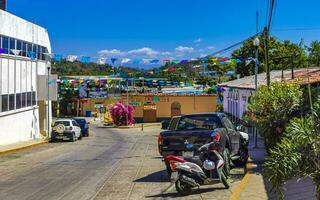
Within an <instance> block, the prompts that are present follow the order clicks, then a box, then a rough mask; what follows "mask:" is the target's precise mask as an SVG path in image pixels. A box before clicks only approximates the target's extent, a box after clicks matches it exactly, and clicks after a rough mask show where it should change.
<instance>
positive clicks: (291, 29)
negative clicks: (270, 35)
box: [272, 27, 320, 32]
mask: <svg viewBox="0 0 320 200" xmlns="http://www.w3.org/2000/svg"><path fill="white" fill-rule="evenodd" d="M315 30H320V27H314V28H303V27H301V28H299V27H297V28H277V29H272V32H278V31H315Z"/></svg>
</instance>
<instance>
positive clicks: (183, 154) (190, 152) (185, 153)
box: [182, 151, 193, 157]
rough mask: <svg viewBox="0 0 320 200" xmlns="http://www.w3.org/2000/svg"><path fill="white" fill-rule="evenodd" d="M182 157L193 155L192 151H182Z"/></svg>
mask: <svg viewBox="0 0 320 200" xmlns="http://www.w3.org/2000/svg"><path fill="white" fill-rule="evenodd" d="M182 156H183V157H193V151H184V152H182Z"/></svg>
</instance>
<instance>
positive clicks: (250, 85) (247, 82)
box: [219, 68, 320, 90]
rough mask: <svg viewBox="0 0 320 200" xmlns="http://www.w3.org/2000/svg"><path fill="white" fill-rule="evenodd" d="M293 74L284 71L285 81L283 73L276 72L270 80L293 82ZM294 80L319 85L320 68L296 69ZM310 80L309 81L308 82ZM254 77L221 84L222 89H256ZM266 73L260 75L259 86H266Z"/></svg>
mask: <svg viewBox="0 0 320 200" xmlns="http://www.w3.org/2000/svg"><path fill="white" fill-rule="evenodd" d="M291 77H292V73H291V70H284V71H283V79H282V71H281V70H275V71H271V72H270V80H271V81H282V80H284V81H292V79H291ZM294 78H295V79H294V80H299V81H301V84H302V85H305V84H308V83H317V82H320V68H309V69H307V68H302V69H295V70H294ZM308 78H309V80H308ZM254 80H255V79H254V75H253V76H247V77H244V78H240V79H237V80H233V81H229V82H225V83H221V84H219V86H222V87H232V88H243V89H252V90H254V89H255V82H254ZM266 84H267V79H266V73H261V74H258V86H260V85H266Z"/></svg>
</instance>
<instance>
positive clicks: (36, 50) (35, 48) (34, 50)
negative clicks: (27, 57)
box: [32, 44, 39, 58]
mask: <svg viewBox="0 0 320 200" xmlns="http://www.w3.org/2000/svg"><path fill="white" fill-rule="evenodd" d="M32 52H33V53H34V55H35V58H39V56H38V45H35V44H33V45H32Z"/></svg>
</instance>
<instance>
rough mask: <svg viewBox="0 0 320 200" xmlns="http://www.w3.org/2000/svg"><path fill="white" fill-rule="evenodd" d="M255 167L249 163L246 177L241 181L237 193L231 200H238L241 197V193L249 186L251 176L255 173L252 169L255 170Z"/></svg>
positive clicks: (233, 194)
mask: <svg viewBox="0 0 320 200" xmlns="http://www.w3.org/2000/svg"><path fill="white" fill-rule="evenodd" d="M253 167H254V165H253V164H252V163H247V170H248V171H247V173H246V174H245V175H244V177H243V178H242V180H241V181H240V183H239V185H238V187H237V188H236V189H235V191H234V192H233V193H232V195H231V196H230V198H229V200H238V199H239V197H240V194H241V192H242V191H243V190H244V189H245V187H246V186H247V184H248V182H249V180H250V178H251V176H252V175H253V172H252V171H251V169H253Z"/></svg>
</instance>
